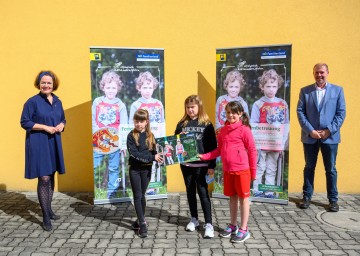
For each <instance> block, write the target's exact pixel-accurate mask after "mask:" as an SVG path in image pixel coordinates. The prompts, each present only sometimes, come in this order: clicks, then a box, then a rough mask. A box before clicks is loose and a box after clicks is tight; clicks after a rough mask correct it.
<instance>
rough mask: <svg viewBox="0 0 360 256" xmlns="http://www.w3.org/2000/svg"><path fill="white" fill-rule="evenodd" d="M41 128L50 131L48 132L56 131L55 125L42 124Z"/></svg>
mask: <svg viewBox="0 0 360 256" xmlns="http://www.w3.org/2000/svg"><path fill="white" fill-rule="evenodd" d="M43 129H44V131H45V132H47V133H50V134H54V133H56V132H57V129H56V127H52V126H47V125H44V127H43Z"/></svg>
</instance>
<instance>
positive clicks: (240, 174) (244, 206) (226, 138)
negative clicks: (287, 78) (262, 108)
mask: <svg viewBox="0 0 360 256" xmlns="http://www.w3.org/2000/svg"><path fill="white" fill-rule="evenodd" d="M225 110H226V119H227V121H226V123H225V126H224V127H222V128H221V130H220V133H219V135H218V147H217V148H216V149H215V150H213V151H211V152H209V153H206V154H200V155H199V157H200V159H201V160H210V159H215V158H216V157H218V156H221V160H222V163H223V178H224V195H225V196H229V197H230V218H231V222H230V224H228V226H227V227H226V228H225V229H224V230H223V231H222V232H221V233H220V236H221V237H232V238H231V240H230V241H231V242H233V243H239V242H244V241H245V240H247V239H249V238H250V232H249V229H248V226H247V223H248V220H249V214H250V203H249V197H250V183H251V180H255V178H256V162H257V154H256V147H255V142H254V137H253V135H252V133H251V127H250V124H249V117H248V115H247V114H246V113H245V112H244V108H243V106H242V105H241V104H239V103H238V102H236V101H233V102H229V103H228V104H227V105H226V107H225ZM239 202H240V206H239ZM238 206H239V211H240V221H241V222H240V227H238V225H237V212H238ZM232 235H233V236H232Z"/></svg>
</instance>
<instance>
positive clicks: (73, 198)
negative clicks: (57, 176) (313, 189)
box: [0, 192, 360, 256]
mask: <svg viewBox="0 0 360 256" xmlns="http://www.w3.org/2000/svg"><path fill="white" fill-rule="evenodd" d="M300 197H301V196H300V195H299V194H290V198H289V199H290V200H289V205H277V204H265V203H253V204H252V205H251V217H250V221H249V230H250V232H251V239H249V240H247V241H246V242H245V243H242V244H232V243H231V242H230V241H229V239H227V238H219V237H218V231H219V230H220V229H221V228H222V227H223V226H224V224H226V223H227V222H229V218H230V216H229V211H228V200H226V199H218V198H212V203H213V219H214V220H213V224H214V226H215V230H216V232H215V238H213V239H203V229H202V228H201V229H200V230H199V231H195V232H186V231H185V230H184V229H185V226H186V224H187V222H188V220H189V217H188V216H189V211H188V207H187V200H186V195H185V194H184V193H181V194H170V195H169V197H168V199H161V200H151V201H148V210H147V216H148V217H147V221H148V222H149V224H150V226H149V236H148V237H147V238H145V239H142V238H139V237H137V236H136V235H135V233H134V232H133V231H132V230H131V229H130V225H131V223H132V221H133V220H135V217H134V216H135V210H134V207H133V205H132V204H131V203H118V204H112V205H111V204H108V205H95V206H94V205H92V200H93V196H92V195H91V194H86V193H85V194H82V193H67V194H64V193H55V195H54V201H53V208H54V210H55V212H56V213H57V214H59V215H61V219H60V220H57V221H55V222H54V230H53V231H51V232H45V231H43V230H42V228H41V227H40V226H39V225H40V224H41V211H40V207H39V205H38V202H37V197H36V193H22V192H21V193H20V192H0V255H32V256H42V255H44V256H45V255H46V256H48V255H67V256H68V255H166V256H171V255H360V232H356V231H347V230H341V229H338V228H336V227H334V226H330V225H327V224H325V223H324V222H322V221H319V220H318V219H317V217H316V216H317V215H319V213H321V212H323V211H324V210H325V206H326V203H327V199H326V195H325V194H316V195H315V196H314V197H313V201H312V202H313V203H312V204H311V206H310V208H309V209H307V210H302V209H299V208H297V203H298V202H299V200H300ZM339 205H340V209H341V210H343V211H347V212H355V213H359V211H360V195H341V197H340V200H339ZM199 206H200V203H199ZM340 213H341V212H340ZM339 216H341V214H340V215H339ZM340 218H341V217H340ZM200 220H203V216H202V215H201V214H200ZM352 220H353V221H355V222H354V223H356V220H355V219H354V218H352ZM355 225H360V223H359V224H355Z"/></svg>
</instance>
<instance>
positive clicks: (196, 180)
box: [180, 165, 212, 224]
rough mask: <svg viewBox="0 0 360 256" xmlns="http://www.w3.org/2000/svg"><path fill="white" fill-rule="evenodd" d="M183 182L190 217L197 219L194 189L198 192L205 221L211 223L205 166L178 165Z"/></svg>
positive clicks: (206, 169)
mask: <svg viewBox="0 0 360 256" xmlns="http://www.w3.org/2000/svg"><path fill="white" fill-rule="evenodd" d="M180 168H181V171H182V174H183V176H184V182H185V186H186V194H187V199H188V203H189V208H190V214H191V217H194V218H196V219H198V210H197V200H196V190H197V192H198V194H199V198H200V203H201V208H202V210H203V212H204V218H205V223H210V224H212V217H211V201H210V196H209V193H208V184H207V183H206V178H205V176H206V174H207V172H208V168H207V167H188V166H185V165H180Z"/></svg>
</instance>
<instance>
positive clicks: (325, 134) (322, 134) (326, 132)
mask: <svg viewBox="0 0 360 256" xmlns="http://www.w3.org/2000/svg"><path fill="white" fill-rule="evenodd" d="M317 132H318V133H319V135H320V137H321V138H322V139H323V140H324V139H326V138H327V137H329V136H330V131H329V130H328V129H325V130H319V131H317Z"/></svg>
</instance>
